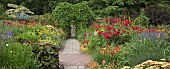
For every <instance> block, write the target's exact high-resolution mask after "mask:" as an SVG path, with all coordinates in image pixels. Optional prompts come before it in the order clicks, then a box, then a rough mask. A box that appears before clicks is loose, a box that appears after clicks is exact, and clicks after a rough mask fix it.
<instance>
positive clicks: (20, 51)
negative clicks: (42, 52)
mask: <svg viewBox="0 0 170 69" xmlns="http://www.w3.org/2000/svg"><path fill="white" fill-rule="evenodd" d="M0 61H1V62H0V67H1V68H6V69H11V68H15V69H26V68H29V69H38V61H37V58H36V57H35V56H34V53H33V52H32V47H31V46H25V45H22V44H20V43H17V42H15V43H10V44H3V48H1V49H0Z"/></svg>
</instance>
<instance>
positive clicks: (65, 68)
mask: <svg viewBox="0 0 170 69" xmlns="http://www.w3.org/2000/svg"><path fill="white" fill-rule="evenodd" d="M64 69H77V66H64Z"/></svg>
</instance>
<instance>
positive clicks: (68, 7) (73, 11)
mask: <svg viewBox="0 0 170 69" xmlns="http://www.w3.org/2000/svg"><path fill="white" fill-rule="evenodd" d="M51 18H52V20H54V21H55V23H58V25H59V26H60V27H61V28H62V29H63V30H64V32H65V33H66V34H67V35H70V25H71V24H74V25H76V27H77V29H81V28H85V27H87V26H88V25H89V24H90V22H91V21H92V20H93V19H94V14H93V12H92V10H91V9H90V8H89V7H88V5H87V3H85V2H83V3H78V4H70V3H67V2H64V3H60V4H59V5H58V6H56V8H55V10H54V11H53V13H52V14H51Z"/></svg>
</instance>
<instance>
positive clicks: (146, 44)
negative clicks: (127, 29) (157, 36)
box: [126, 39, 170, 66]
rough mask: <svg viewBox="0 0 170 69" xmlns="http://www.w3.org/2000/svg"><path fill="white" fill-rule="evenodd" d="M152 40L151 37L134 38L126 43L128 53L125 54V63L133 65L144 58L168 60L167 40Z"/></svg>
mask: <svg viewBox="0 0 170 69" xmlns="http://www.w3.org/2000/svg"><path fill="white" fill-rule="evenodd" d="M156 43H157V44H155V42H153V41H152V40H151V39H145V40H144V41H142V40H140V39H135V40H134V41H133V42H131V43H128V44H127V46H128V48H129V51H128V52H129V54H126V59H127V65H130V66H134V65H137V64H139V63H142V62H144V61H146V60H156V61H159V60H160V59H163V58H164V59H167V61H170V59H169V57H170V51H169V48H170V47H169V44H168V42H166V41H164V40H161V41H159V42H156Z"/></svg>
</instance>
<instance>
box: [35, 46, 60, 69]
mask: <svg viewBox="0 0 170 69" xmlns="http://www.w3.org/2000/svg"><path fill="white" fill-rule="evenodd" d="M33 47H34V49H33V52H34V53H35V54H36V55H37V57H38V60H39V62H40V63H39V68H40V69H59V68H58V67H59V66H58V65H59V57H58V52H59V47H56V46H52V45H50V44H46V45H36V46H33Z"/></svg>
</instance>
